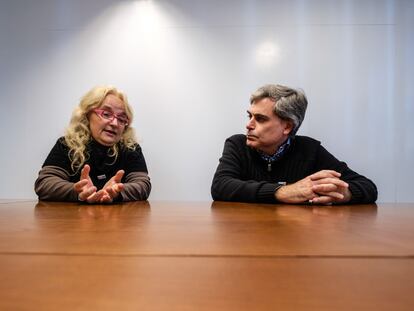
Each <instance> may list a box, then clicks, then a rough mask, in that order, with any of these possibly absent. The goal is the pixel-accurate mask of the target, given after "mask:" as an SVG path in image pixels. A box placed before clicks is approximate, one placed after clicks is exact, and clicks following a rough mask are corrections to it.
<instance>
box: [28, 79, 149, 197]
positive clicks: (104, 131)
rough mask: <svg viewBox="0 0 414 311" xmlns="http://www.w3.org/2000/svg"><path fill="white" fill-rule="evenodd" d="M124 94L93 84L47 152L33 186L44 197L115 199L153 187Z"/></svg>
mask: <svg viewBox="0 0 414 311" xmlns="http://www.w3.org/2000/svg"><path fill="white" fill-rule="evenodd" d="M132 117H133V115H132V109H131V107H130V106H129V104H128V100H127V98H126V96H125V95H124V94H123V93H122V92H120V91H119V90H117V89H116V88H114V87H110V86H103V87H95V88H93V89H92V90H90V91H89V92H88V93H87V94H86V95H85V96H84V97H83V98H82V99H81V101H80V103H79V105H78V107H76V109H75V110H74V112H73V115H72V119H71V121H70V124H69V127H68V128H67V130H66V134H65V136H64V137H61V138H59V139H58V141H57V142H56V144H55V146H54V147H53V149H52V151H51V152H50V153H49V156H48V157H47V159H46V161H45V163H44V164H43V167H42V169H41V170H40V172H39V177H38V178H37V180H36V182H35V191H36V193H37V195H38V196H39V199H40V200H49V201H85V202H87V203H111V202H120V201H133V200H146V199H147V198H148V196H149V193H150V191H151V183H150V179H149V177H148V171H147V166H146V163H145V159H144V156H143V154H142V151H141V147H140V146H139V145H138V143H137V141H136V139H135V135H134V130H133V128H132V127H131V126H130V124H131V122H132Z"/></svg>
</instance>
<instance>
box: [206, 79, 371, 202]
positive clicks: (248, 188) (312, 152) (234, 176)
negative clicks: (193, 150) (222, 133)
mask: <svg viewBox="0 0 414 311" xmlns="http://www.w3.org/2000/svg"><path fill="white" fill-rule="evenodd" d="M250 104H251V105H250V108H249V109H248V111H247V114H248V119H249V120H248V122H247V125H246V128H247V135H241V134H239V135H234V136H231V137H230V138H228V139H227V140H226V142H225V145H224V151H223V156H222V157H221V159H220V163H219V165H218V167H217V171H216V173H215V175H214V179H213V184H212V186H211V194H212V197H213V199H214V200H222V201H240V202H258V203H260V202H263V203H277V202H280V203H293V204H298V203H314V204H341V203H372V202H375V200H376V199H377V188H376V186H375V184H374V183H373V182H372V181H371V180H369V179H367V178H366V177H364V176H361V175H359V174H357V173H356V172H354V171H352V170H351V169H350V168H349V167H348V166H347V165H346V163H344V162H341V161H339V160H337V159H336V158H335V157H334V156H333V155H331V154H330V153H329V152H328V151H327V150H326V149H325V148H324V147H322V145H321V144H320V142H319V141H317V140H315V139H312V138H310V137H306V136H297V135H296V132H297V131H298V129H299V127H300V125H301V123H302V121H303V119H304V117H305V112H306V107H307V104H308V103H307V99H306V97H305V94H304V93H303V92H301V91H299V90H295V89H292V88H289V87H286V86H281V85H266V86H263V87H261V88H259V89H258V90H257V91H256V92H254V93H253V94H252V96H251V98H250Z"/></svg>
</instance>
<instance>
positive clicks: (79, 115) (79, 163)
mask: <svg viewBox="0 0 414 311" xmlns="http://www.w3.org/2000/svg"><path fill="white" fill-rule="evenodd" d="M110 94H112V95H115V96H116V97H118V98H119V99H120V100H122V102H123V103H124V105H125V113H126V115H127V116H128V119H129V124H128V125H127V126H126V127H125V130H124V133H123V134H122V137H121V139H120V141H119V143H117V144H115V145H113V146H111V147H110V153H109V155H110V156H111V157H114V161H115V160H116V159H117V157H118V154H119V148H120V147H125V148H128V149H131V150H134V148H135V147H136V145H137V144H138V143H137V140H136V138H135V132H134V129H133V128H132V127H131V125H130V124H131V123H132V118H133V112H132V108H131V106H130V105H129V103H128V99H127V97H126V95H125V94H124V93H122V92H121V91H120V90H118V89H117V88H115V87H113V86H96V87H94V88H92V89H91V90H90V91H89V92H88V93H86V94H85V95H84V96H83V97H82V99H81V101H80V103H79V105H78V106H77V107H76V108H75V109H74V111H73V113H72V118H71V120H70V123H69V126H68V127H67V129H66V132H65V136H64V137H65V142H66V145H67V146H68V147H69V159H70V161H71V168H72V170H73V171H74V172H77V171H78V170H79V169H80V168H82V167H83V165H84V164H85V162H86V160H87V159H88V158H89V154H88V150H87V148H86V146H87V144H88V143H89V142H90V141H91V140H92V136H91V130H90V128H89V118H88V115H89V113H90V112H91V110H92V109H95V108H99V107H100V106H101V105H102V102H103V100H104V99H105V97H106V96H107V95H110Z"/></svg>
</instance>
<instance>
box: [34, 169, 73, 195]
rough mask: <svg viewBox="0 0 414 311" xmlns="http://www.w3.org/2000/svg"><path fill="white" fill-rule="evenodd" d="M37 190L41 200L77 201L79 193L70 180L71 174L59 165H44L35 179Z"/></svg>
mask: <svg viewBox="0 0 414 311" xmlns="http://www.w3.org/2000/svg"><path fill="white" fill-rule="evenodd" d="M35 192H36V194H37V195H38V197H39V200H46V201H77V200H78V195H77V193H76V191H75V190H74V189H73V183H72V182H70V181H69V174H68V172H67V171H66V170H64V169H63V168H61V167H59V166H51V165H47V166H43V167H42V169H41V170H40V172H39V176H38V178H37V179H36V181H35Z"/></svg>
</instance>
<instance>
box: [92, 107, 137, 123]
mask: <svg viewBox="0 0 414 311" xmlns="http://www.w3.org/2000/svg"><path fill="white" fill-rule="evenodd" d="M91 111H93V112H95V113H96V115H97V116H99V117H100V118H101V119H103V120H107V121H109V122H112V121H113V120H114V119H115V118H116V119H117V121H118V124H119V125H122V126H125V127H126V126H128V125H129V118H128V117H127V116H122V115H117V114H116V113H113V112H112V111H109V110H106V109H100V108H95V109H92V110H91ZM103 112H108V113H110V114H111V115H112V116H111V117H110V118H109V119H107V118H105V117H104V116H103ZM123 120H125V121H126V123H125V124H122V123H123V122H124V121H123Z"/></svg>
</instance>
